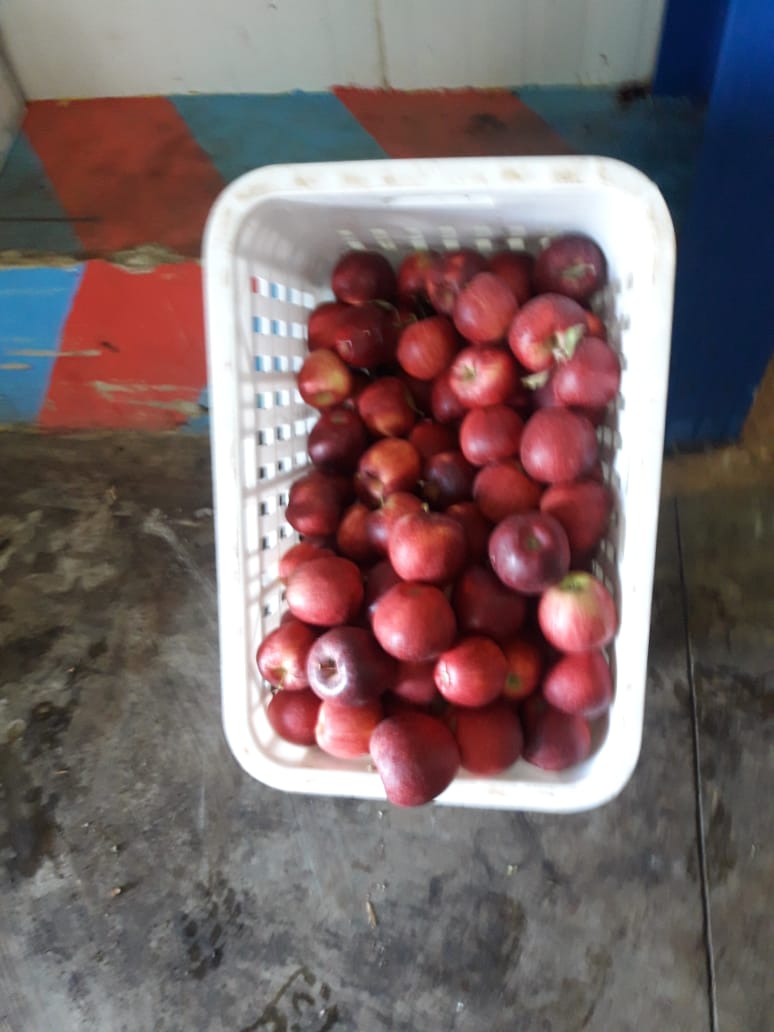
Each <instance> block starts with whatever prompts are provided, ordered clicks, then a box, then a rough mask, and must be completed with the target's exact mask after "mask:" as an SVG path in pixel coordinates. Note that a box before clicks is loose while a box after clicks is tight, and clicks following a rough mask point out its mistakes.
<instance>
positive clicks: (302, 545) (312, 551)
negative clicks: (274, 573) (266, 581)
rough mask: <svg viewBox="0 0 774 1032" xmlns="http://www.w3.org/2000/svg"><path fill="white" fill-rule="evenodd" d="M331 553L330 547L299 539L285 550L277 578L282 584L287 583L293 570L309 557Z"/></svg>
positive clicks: (319, 556)
mask: <svg viewBox="0 0 774 1032" xmlns="http://www.w3.org/2000/svg"><path fill="white" fill-rule="evenodd" d="M329 555H333V552H332V551H331V549H330V548H326V547H324V546H323V545H318V544H314V543H313V542H311V541H299V543H298V544H297V545H293V546H292V547H291V548H289V549H288V550H287V552H285V554H284V555H283V556H282V558H281V559H280V561H279V578H280V580H281V581H282V583H283V584H287V582H288V581H289V580H290V578H291V577H292V576H293V573H294V571H295V570H297V569H298V567H299V566H301V565H302V564H303V563H308V562H309V560H310V559H322V558H324V557H325V556H329Z"/></svg>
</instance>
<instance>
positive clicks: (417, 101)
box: [335, 86, 572, 158]
mask: <svg viewBox="0 0 774 1032" xmlns="http://www.w3.org/2000/svg"><path fill="white" fill-rule="evenodd" d="M335 93H336V96H337V97H338V98H339V100H340V101H341V102H342V103H343V104H344V105H345V106H346V107H347V109H348V110H349V111H350V112H351V114H353V115H354V116H355V118H356V119H357V120H358V121H359V122H360V124H361V125H362V126H363V128H364V129H366V130H367V131H368V132H369V133H370V134H371V135H372V136H373V137H374V138H375V140H376V141H377V143H378V144H379V145H380V146H381V147H382V148H383V149H384V150H385V151H386V152H387V153H388V154H389V155H390V157H393V158H430V157H453V156H456V157H464V156H471V157H474V156H478V155H492V156H495V155H500V154H569V153H572V148H571V147H569V146H568V145H567V144H566V143H565V142H564V140H563V139H562V138H561V137H560V136H558V135H557V133H555V132H554V130H553V129H552V128H551V127H550V126H549V125H548V124H547V123H546V122H544V121H543V119H542V118H540V116H539V115H537V114H535V112H534V111H532V110H531V108H529V107H527V105H526V104H524V103H522V101H520V100H519V99H518V97H515V96H514V95H513V94H512V93H510V92H509V91H508V90H473V89H470V90H418V91H416V92H404V91H399V90H361V89H354V88H350V87H341V86H339V87H336V89H335Z"/></svg>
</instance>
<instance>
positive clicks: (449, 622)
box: [372, 583, 457, 663]
mask: <svg viewBox="0 0 774 1032" xmlns="http://www.w3.org/2000/svg"><path fill="white" fill-rule="evenodd" d="M372 625H373V630H374V636H375V638H376V640H377V641H378V642H379V644H380V645H381V646H382V648H383V649H384V651H385V652H387V653H388V654H389V655H391V656H394V657H395V658H396V659H401V660H406V661H408V662H411V663H421V662H423V661H424V660H428V659H435V658H436V657H437V656H439V655H440V654H441V653H442V652H443V651H444V649H448V648H449V646H450V645H451V643H452V642H453V641H454V636H455V633H456V629H457V627H456V623H455V621H454V613H453V611H452V607H451V606H450V605H449V602H448V600H447V598H446V596H445V595H444V594H443V592H442V591H440V590H439V589H438V588H435V587H433V586H432V585H430V584H412V583H403V584H396V585H395V587H394V588H390V589H389V591H387V592H385V594H384V595H382V597H381V598H380V599H379V602H378V603H377V605H376V608H375V610H374V614H373V620H372Z"/></svg>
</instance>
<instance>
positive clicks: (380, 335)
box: [334, 301, 400, 369]
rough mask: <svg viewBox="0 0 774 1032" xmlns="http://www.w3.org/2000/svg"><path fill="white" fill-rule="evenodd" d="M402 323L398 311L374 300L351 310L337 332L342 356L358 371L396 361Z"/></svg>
mask: <svg viewBox="0 0 774 1032" xmlns="http://www.w3.org/2000/svg"><path fill="white" fill-rule="evenodd" d="M399 330H400V321H399V318H398V313H397V311H396V309H394V308H392V307H391V306H390V305H383V304H377V302H375V301H371V302H368V303H367V304H364V305H360V306H359V307H357V308H350V310H349V312H347V313H346V314H345V315H344V316H343V317H342V318H341V319H340V320H339V322H338V324H337V325H336V328H335V331H334V337H335V348H336V353H337V354H338V355H339V357H340V358H341V359H342V360H343V361H344V362H346V363H347V365H349V366H354V367H355V368H356V369H372V368H375V367H376V366H381V365H385V364H386V363H387V362H391V361H392V360H393V359H394V358H395V347H396V344H397V341H398V332H399Z"/></svg>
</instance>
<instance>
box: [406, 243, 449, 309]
mask: <svg viewBox="0 0 774 1032" xmlns="http://www.w3.org/2000/svg"><path fill="white" fill-rule="evenodd" d="M438 257H439V255H438V252H437V251H412V252H411V254H407V255H406V257H405V258H404V259H403V261H402V262H401V263H400V265H399V267H398V297H399V298H400V299H401V300H402V301H417V300H420V299H424V298H426V297H427V290H426V289H425V284H426V282H427V273H428V271H429V269H430V266H431V265H432V264H433V262H434V261H436V259H437V258H438Z"/></svg>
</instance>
